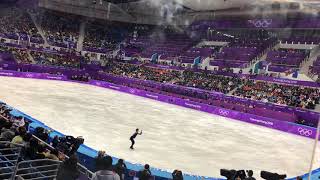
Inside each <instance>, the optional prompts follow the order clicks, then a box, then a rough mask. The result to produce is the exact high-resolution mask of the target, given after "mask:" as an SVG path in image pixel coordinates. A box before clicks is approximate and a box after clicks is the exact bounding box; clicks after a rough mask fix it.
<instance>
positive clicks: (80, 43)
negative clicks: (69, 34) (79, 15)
mask: <svg viewBox="0 0 320 180" xmlns="http://www.w3.org/2000/svg"><path fill="white" fill-rule="evenodd" d="M86 24H87V22H86V21H82V22H81V24H80V30H79V39H78V42H77V51H82V49H83V41H84V37H85V34H86Z"/></svg>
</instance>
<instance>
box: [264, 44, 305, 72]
mask: <svg viewBox="0 0 320 180" xmlns="http://www.w3.org/2000/svg"><path fill="white" fill-rule="evenodd" d="M309 54H310V51H308V50H295V49H280V50H278V51H269V52H268V54H267V61H268V62H270V63H271V65H270V66H269V71H274V72H285V71H289V70H291V69H299V68H300V65H301V63H302V62H303V61H305V59H306V58H307V57H309Z"/></svg>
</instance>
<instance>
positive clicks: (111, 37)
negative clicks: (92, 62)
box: [83, 22, 130, 53]
mask: <svg viewBox="0 0 320 180" xmlns="http://www.w3.org/2000/svg"><path fill="white" fill-rule="evenodd" d="M128 29H130V25H123V24H119V23H110V24H107V25H106V24H102V23H101V22H90V23H88V24H87V28H86V30H87V31H86V36H85V39H84V43H83V47H84V50H86V51H91V52H98V53H106V52H109V51H112V50H113V49H115V48H116V47H117V45H118V44H119V43H120V42H121V41H122V40H124V38H125V37H126V35H127V33H128V32H127V31H128Z"/></svg>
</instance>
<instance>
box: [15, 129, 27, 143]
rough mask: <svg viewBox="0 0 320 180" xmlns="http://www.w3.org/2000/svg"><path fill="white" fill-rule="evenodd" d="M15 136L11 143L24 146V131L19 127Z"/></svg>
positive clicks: (25, 132)
mask: <svg viewBox="0 0 320 180" xmlns="http://www.w3.org/2000/svg"><path fill="white" fill-rule="evenodd" d="M16 134H17V135H16V136H15V137H14V138H13V139H12V141H11V143H13V144H21V145H24V143H25V141H24V137H25V136H26V134H27V131H26V129H25V128H24V127H20V128H18V132H17V133H16ZM12 146H13V145H12Z"/></svg>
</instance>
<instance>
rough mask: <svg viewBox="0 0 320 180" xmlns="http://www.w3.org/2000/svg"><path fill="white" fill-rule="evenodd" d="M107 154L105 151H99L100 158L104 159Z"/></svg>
mask: <svg viewBox="0 0 320 180" xmlns="http://www.w3.org/2000/svg"><path fill="white" fill-rule="evenodd" d="M105 154H106V152H105V151H99V152H98V158H103V157H104V155H105Z"/></svg>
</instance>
